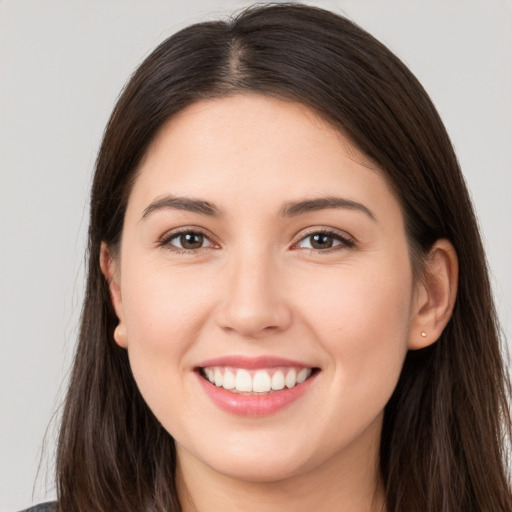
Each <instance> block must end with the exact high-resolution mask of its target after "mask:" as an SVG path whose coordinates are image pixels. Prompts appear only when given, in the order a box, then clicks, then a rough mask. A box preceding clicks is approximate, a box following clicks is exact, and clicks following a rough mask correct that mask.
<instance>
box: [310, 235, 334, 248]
mask: <svg viewBox="0 0 512 512" xmlns="http://www.w3.org/2000/svg"><path fill="white" fill-rule="evenodd" d="M309 238H310V244H311V247H312V248H313V249H330V248H331V247H332V246H333V244H334V239H333V237H332V235H328V234H327V233H316V234H314V235H311V236H310V237H309Z"/></svg>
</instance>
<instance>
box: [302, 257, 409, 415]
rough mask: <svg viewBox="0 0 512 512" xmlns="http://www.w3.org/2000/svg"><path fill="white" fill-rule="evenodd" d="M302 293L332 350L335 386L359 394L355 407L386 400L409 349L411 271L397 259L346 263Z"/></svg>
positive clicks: (308, 317)
mask: <svg viewBox="0 0 512 512" xmlns="http://www.w3.org/2000/svg"><path fill="white" fill-rule="evenodd" d="M402 268H407V266H405V267H402ZM377 270H378V271H377ZM301 295H302V296H303V297H304V300H305V301H307V303H306V304H305V307H303V308H302V311H303V313H304V319H305V320H304V321H305V322H306V323H307V324H308V325H309V326H310V328H311V329H312V330H313V331H314V335H315V338H316V339H317V340H319V342H320V343H321V344H322V347H323V349H324V350H325V352H326V353H327V354H329V356H330V363H331V364H330V368H331V370H332V372H333V374H334V375H333V383H334V386H335V387H336V389H338V390H343V393H344V397H345V398H349V397H352V398H353V399H354V403H353V404H352V406H353V407H355V408H356V409H355V410H357V407H358V403H359V404H361V403H367V404H368V403H370V402H375V404H376V406H377V405H379V406H383V404H382V402H384V403H385V402H387V400H388V399H389V396H390V395H391V393H392V392H393V390H394V387H395V386H396V382H397V380H398V377H399V375H400V371H401V368H402V365H403V361H404V358H405V355H406V352H407V344H408V338H409V326H410V317H411V306H412V302H411V301H412V277H410V276H409V275H408V274H407V273H406V272H402V271H401V270H399V269H398V268H396V267H395V266H394V265H391V266H388V267H387V268H386V267H384V268H382V267H381V268H379V269H376V270H375V271H373V272H372V269H371V266H367V267H365V268H364V271H358V270H357V269H356V268H351V269H343V270H341V271H340V272H337V273H336V272H333V273H331V274H330V275H329V276H328V279H327V278H326V279H325V282H324V283H321V282H318V281H317V282H316V283H315V284H314V286H313V285H311V286H309V287H305V288H304V289H303V291H302V292H301ZM349 391H350V392H349Z"/></svg>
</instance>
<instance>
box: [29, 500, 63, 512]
mask: <svg viewBox="0 0 512 512" xmlns="http://www.w3.org/2000/svg"><path fill="white" fill-rule="evenodd" d="M56 510H57V502H55V501H52V502H48V503H40V504H39V505H35V506H34V507H30V508H27V509H25V510H22V511H21V512H55V511H56Z"/></svg>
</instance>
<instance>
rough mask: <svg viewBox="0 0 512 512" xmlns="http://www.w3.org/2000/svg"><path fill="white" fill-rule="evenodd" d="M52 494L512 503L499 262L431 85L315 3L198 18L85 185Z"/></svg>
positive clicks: (264, 505)
mask: <svg viewBox="0 0 512 512" xmlns="http://www.w3.org/2000/svg"><path fill="white" fill-rule="evenodd" d="M89 236H90V238H89V251H90V254H89V257H90V259H89V269H88V272H89V275H88V284H87V291H86V298H85V304H84V310H83V318H82V327H81V334H80V342H79V346H78V350H77V355H76V360H75V366H74V370H73V375H72V378H71V384H70V389H69V393H68V397H67V401H66V405H65V409H64V414H63V422H62V428H61V435H60V442H59V451H58V460H57V481H58V494H59V502H58V505H57V510H62V511H68V510H84V511H86V510H87V511H88V510H91V511H92V510H94V511H98V510H109V511H112V510H123V511H127V510H133V511H142V510H159V511H160V510H161V511H164V510H184V511H193V510H199V511H202V510H206V508H217V509H220V510H248V511H249V510H271V511H272V510H279V511H283V510H294V511H301V510H304V511H305V510H345V511H370V510H371V511H377V510H378V511H381V510H382V511H387V512H391V511H409V510H411V511H413V510H414V511H416V510H418V511H436V512H438V511H446V512H448V511H450V512H452V511H454V510H460V511H482V510H489V511H491V510H492V511H500V510H503V511H508V510H511V509H512V498H511V494H510V488H509V484H508V481H507V474H506V469H505V462H504V459H505V453H504V452H505V448H504V447H505V446H506V444H505V442H504V441H505V440H506V439H508V436H509V435H510V417H509V409H508V403H507V400H508V392H509V387H508V381H507V378H506V374H505V370H504V367H503V362H502V360H501V358H500V353H499V341H498V335H497V326H496V319H495V314H494V309H493V305H492V298H491V295H490V289H489V282H488V277H487V272H486V268H485V257H484V254H483V250H482V245H481V241H480V237H479V234H478V230H477V227H476V221H475V218H474V214H473V211H472V207H471V204H470V200H469V197H468V194H467V191H466V188H465V186H464V182H463V179H462V177H461V174H460V170H459V167H458V164H457V161H456V158H455V155H454V153H453V150H452V147H451V144H450V141H449V138H448V136H447V134H446V131H445V129H444V127H443V125H442V123H441V121H440V119H439V117H438V115H437V113H436V111H435V109H434V107H433V106H432V104H431V102H430V100H429V99H428V97H427V95H426V93H425V92H424V91H423V89H422V88H421V86H420V84H419V83H418V82H417V81H416V80H415V78H414V77H413V76H412V75H411V73H410V72H409V71H408V70H407V69H406V68H405V67H404V65H403V64H402V63H401V62H400V61H399V60H398V59H397V58H396V57H395V56H393V55H392V54H391V53H390V52H389V51H388V50H387V49H386V48H385V47H383V46H382V45H381V44H380V43H378V42H377V41H376V40H375V39H373V38H372V37H371V36H370V35H368V34H367V33H365V32H364V31H362V30H361V29H359V28H358V27H356V26H354V25H353V24H352V23H351V22H349V21H347V20H345V19H343V18H340V17H337V16H335V15H334V14H332V13H329V12H327V11H323V10H320V9H316V8H313V7H306V6H301V5H276V6H269V7H260V8H254V9H250V10H248V11H246V12H244V13H242V14H241V15H239V16H238V17H236V18H235V19H233V20H232V21H230V22H211V23H203V24H199V25H195V26H192V27H189V28H187V29H184V30H183V31H181V32H179V33H178V34H176V35H174V36H172V37H171V38H169V39H168V40H167V41H165V42H164V43H162V44H161V45H160V46H159V47H158V48H157V49H156V50H155V52H153V53H152V54H151V55H150V56H149V57H148V58H147V59H146V61H145V62H144V63H143V64H142V65H141V66H140V68H139V69H138V70H137V72H136V73H135V75H134V76H133V77H132V79H131V80H130V82H129V83H128V85H127V87H126V89H125V91H124V92H123V94H122V96H121V98H120V99H119V101H118V104H117V105H116V107H115V109H114V112H113V114H112V117H111V119H110V121H109V124H108V126H107V129H106V132H105V136H104V140H103V143H102V146H101V149H100V153H99V156H98V161H97V167H96V174H95V178H94V183H93V190H92V197H91V222H90V231H89Z"/></svg>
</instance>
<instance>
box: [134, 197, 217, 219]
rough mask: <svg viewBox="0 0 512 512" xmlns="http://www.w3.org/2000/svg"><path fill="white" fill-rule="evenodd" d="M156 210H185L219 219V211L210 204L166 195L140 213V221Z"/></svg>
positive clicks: (200, 200) (199, 200)
mask: <svg viewBox="0 0 512 512" xmlns="http://www.w3.org/2000/svg"><path fill="white" fill-rule="evenodd" d="M158 210H185V211H188V212H193V213H199V214H200V215H205V216H207V217H220V216H221V211H220V210H219V209H218V208H217V207H216V206H215V205H213V204H212V203H210V202H208V201H204V200H203V199H195V198H190V197H179V196H173V195H166V196H161V197H157V198H156V199H155V200H154V201H153V202H152V203H151V204H150V205H149V206H148V207H147V208H146V209H145V210H144V212H143V213H142V218H141V220H143V219H145V218H147V217H148V216H149V215H150V214H151V213H153V212H155V211H158Z"/></svg>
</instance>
